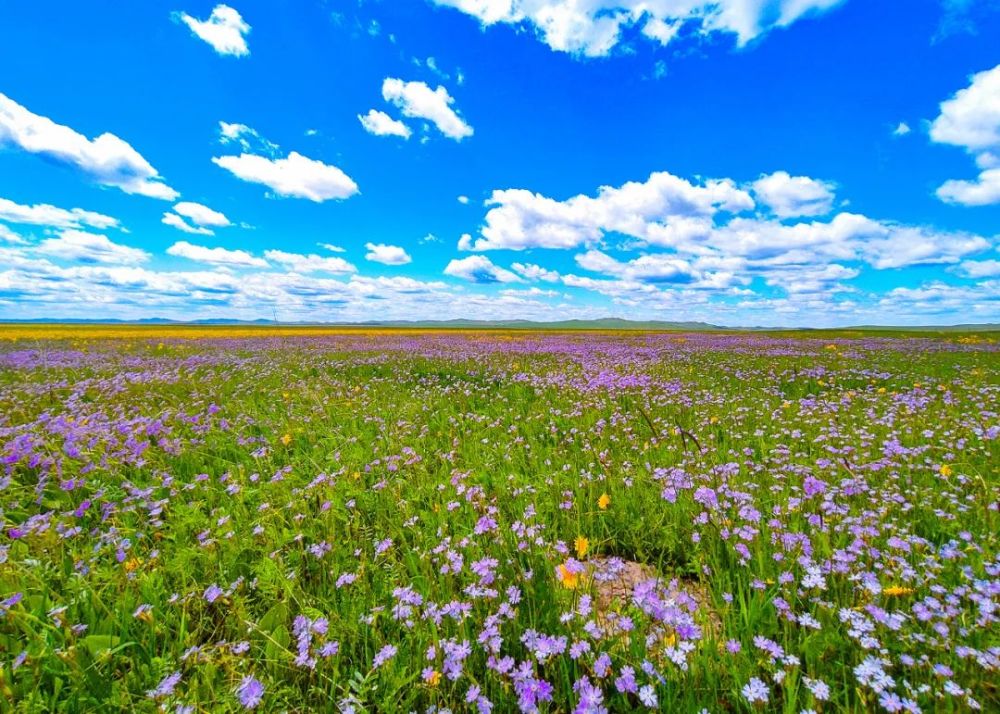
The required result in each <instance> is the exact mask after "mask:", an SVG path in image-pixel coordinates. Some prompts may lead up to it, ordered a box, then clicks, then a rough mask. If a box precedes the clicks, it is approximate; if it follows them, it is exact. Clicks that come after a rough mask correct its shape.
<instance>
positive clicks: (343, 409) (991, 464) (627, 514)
mask: <svg viewBox="0 0 1000 714" xmlns="http://www.w3.org/2000/svg"><path fill="white" fill-rule="evenodd" d="M998 437H1000V359H998V345H997V344H996V343H994V342H993V341H991V340H990V339H988V336H978V337H977V336H975V335H969V334H966V335H961V334H957V333H956V334H954V335H939V336H918V337H913V336H899V337H892V336H884V335H883V336H875V335H866V334H864V333H851V334H826V333H801V334H790V333H789V334H771V335H767V334H736V333H698V334H671V333H664V334H652V333H585V332H577V333H541V332H528V331H525V332H501V331H481V332H474V331H466V332H460V331H454V332H444V331H441V332H419V331H390V330H381V331H377V330H370V331H365V330H353V331H352V330H340V331H337V330H309V329H299V330H284V331H282V333H280V334H279V333H276V332H274V331H268V330H266V329H247V328H233V329H228V328H200V329H199V328H171V327H162V328H160V327H156V328H127V327H108V328H96V327H72V326H69V327H65V328H62V327H51V326H50V327H45V328H38V327H13V326H11V327H6V328H0V458H2V462H3V471H2V473H0V522H2V535H0V711H12V712H56V711H59V712H63V711H65V712H100V711H137V712H153V711H168V712H175V711H176V712H181V713H182V712H233V711H244V710H248V709H254V710H256V711H267V712H279V711H280V712H284V711H289V712H314V711H358V712H361V711H366V712H375V711H385V712H396V711H399V712H409V711H419V712H423V711H434V712H441V711H445V710H450V711H453V712H465V711H470V712H482V713H484V714H485V713H487V712H490V711H493V712H512V711H523V712H533V711H552V712H569V711H576V712H601V711H622V712H624V711H639V710H643V709H651V710H662V711H678V712H700V711H702V710H706V711H708V712H712V713H713V714H714V713H716V712H749V711H755V710H756V711H761V710H763V711H780V712H795V713H797V712H808V711H814V712H841V711H848V712H860V711H887V712H898V711H907V712H916V711H924V712H961V711H969V710H982V711H998V710H1000V689H998V682H1000V676H998V673H997V669H998V666H1000V636H998V635H1000V629H998V626H997V619H998V612H997V605H998V600H1000V556H998V531H1000V514H998V512H997V510H998V478H997V464H998V463H1000V440H998Z"/></svg>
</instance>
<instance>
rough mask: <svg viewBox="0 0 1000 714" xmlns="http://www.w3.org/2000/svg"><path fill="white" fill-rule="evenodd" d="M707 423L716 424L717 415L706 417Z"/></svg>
mask: <svg viewBox="0 0 1000 714" xmlns="http://www.w3.org/2000/svg"><path fill="white" fill-rule="evenodd" d="M708 423H709V424H718V423H719V417H717V416H712V417H709V418H708Z"/></svg>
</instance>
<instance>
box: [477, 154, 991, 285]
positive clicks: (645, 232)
mask: <svg viewBox="0 0 1000 714" xmlns="http://www.w3.org/2000/svg"><path fill="white" fill-rule="evenodd" d="M774 176H775V175H772V176H771V177H765V181H764V184H763V185H760V186H757V187H756V190H758V191H759V192H760V193H763V194H764V196H762V197H761V198H762V200H763V199H764V198H766V199H767V201H770V202H771V203H772V204H773V205H774V206H775V209H776V210H777V211H778V212H779V213H780V214H782V215H788V214H795V215H802V214H803V213H805V214H808V213H813V212H819V211H822V210H825V208H826V206H825V204H826V202H827V201H828V200H832V194H830V193H829V188H828V186H825V185H820V186H815V185H813V183H812V181H813V180H812V179H805V180H804V181H803V182H801V183H798V182H797V181H796V179H795V178H793V177H790V176H788V175H787V174H784V172H780V173H779V174H778V176H779V181H777V188H775V186H774V185H768V184H769V183H773V182H772V181H771V180H772V179H773V178H774ZM800 178H804V177H800ZM817 204H818V205H817ZM487 205H488V206H491V207H490V208H489V210H488V211H487V213H486V217H485V223H484V225H483V227H482V230H481V237H479V238H476V239H473V238H472V236H470V235H468V234H466V235H463V236H462V238H461V240H460V241H459V244H458V247H459V249H460V250H477V251H484V250H498V249H508V250H525V249H530V248H553V249H558V248H563V249H568V248H576V247H579V246H586V247H588V248H593V247H595V246H599V245H601V244H602V243H603V242H605V241H606V240H607V238H608V234H620V235H623V236H625V237H626V238H627V239H632V241H631V242H630V243H629V242H626V244H625V245H624V246H623V247H625V248H636V247H650V246H655V247H658V248H665V249H669V250H671V251H673V252H674V253H676V254H678V255H680V256H681V257H682V258H685V256H688V257H694V258H698V259H700V260H703V259H706V258H713V259H740V260H744V261H748V263H747V265H746V266H743V268H741V269H744V268H745V269H746V270H751V269H755V268H761V269H762V268H763V267H764V266H765V265H768V266H770V267H771V269H772V270H777V269H779V268H778V266H809V265H812V266H816V265H825V264H829V263H832V262H839V263H844V262H857V263H867V264H868V265H870V266H871V267H874V268H876V269H886V268H898V267H905V266H908V265H918V264H928V265H930V264H947V263H955V262H958V261H959V260H961V259H962V258H963V257H965V256H967V255H970V254H972V253H976V252H979V251H982V250H986V249H987V248H989V246H990V241H989V240H987V239H986V238H984V237H982V236H978V235H974V234H970V233H964V232H961V231H957V232H956V231H943V230H938V229H934V228H930V227H924V226H908V225H904V224H899V223H895V222H892V221H879V220H875V219H872V218H868V217H867V216H863V215H859V214H853V213H846V212H845V213H839V214H837V215H835V216H833V218H831V219H830V220H828V221H818V220H817V221H811V222H804V221H799V222H791V223H789V222H787V221H779V220H774V219H767V218H764V217H761V216H760V215H757V216H746V215H744V214H745V212H746V211H748V210H749V209H752V208H753V207H754V202H753V200H752V199H751V198H750V196H749V195H748V194H747V193H746V192H744V191H743V190H742V189H739V188H738V187H737V186H736V184H735V182H733V181H732V180H731V179H722V180H709V181H703V182H700V183H697V184H695V183H691V182H689V181H686V180H684V179H681V178H678V177H676V176H673V175H671V174H669V173H665V172H662V173H654V174H652V175H651V176H650V178H649V179H648V180H647V181H646V182H644V183H635V182H632V183H627V184H624V185H623V186H621V187H618V188H612V187H607V186H605V187H603V188H601V189H599V191H598V193H597V196H596V197H590V196H584V195H580V196H574V197H572V198H570V199H567V200H565V201H557V200H554V199H551V198H548V197H545V196H542V195H539V194H535V193H531V192H530V191H526V190H523V189H509V190H504V191H494V193H493V196H492V198H491V200H490V201H488V202H487ZM685 259H686V258H685ZM702 267H703V266H702ZM702 267H698V268H697V270H699V271H701V276H702V279H709V278H712V279H714V280H716V281H717V282H718V283H719V284H721V283H723V282H726V281H725V280H723V277H724V274H728V273H731V272H733V270H734V269H735V268H734V267H733V266H729V267H728V268H726V269H725V270H722V271H721V272H720V271H716V270H714V269H710V268H707V267H706V268H704V269H703V270H702ZM619 274H621V275H625V274H626V273H625V272H623V271H619Z"/></svg>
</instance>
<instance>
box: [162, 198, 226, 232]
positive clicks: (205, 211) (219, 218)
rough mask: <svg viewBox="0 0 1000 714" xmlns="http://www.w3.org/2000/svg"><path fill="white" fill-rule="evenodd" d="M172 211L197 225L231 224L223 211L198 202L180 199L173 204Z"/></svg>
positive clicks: (217, 225)
mask: <svg viewBox="0 0 1000 714" xmlns="http://www.w3.org/2000/svg"><path fill="white" fill-rule="evenodd" d="M174 213H177V214H178V215H181V216H184V217H185V218H187V219H189V220H190V221H191V222H192V223H194V224H196V225H199V226H212V227H214V228H225V227H226V226H230V225H232V223H230V221H229V219H228V218H226V216H225V214H224V213H220V212H219V211H216V210H213V209H211V208H209V207H208V206H204V205H202V204H200V203H193V202H192V201H182V202H180V203H178V204H176V205H175V206H174Z"/></svg>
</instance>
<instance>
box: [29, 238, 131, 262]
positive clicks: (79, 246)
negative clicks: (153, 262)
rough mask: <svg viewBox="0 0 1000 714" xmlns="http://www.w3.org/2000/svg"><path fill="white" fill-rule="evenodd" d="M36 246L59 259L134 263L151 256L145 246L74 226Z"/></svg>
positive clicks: (40, 251)
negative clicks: (133, 244)
mask: <svg viewBox="0 0 1000 714" xmlns="http://www.w3.org/2000/svg"><path fill="white" fill-rule="evenodd" d="M34 250H35V252H36V253H40V254H42V255H48V256H50V257H53V258H59V259H60V260H75V261H79V262H81V263H112V264H116V265H132V264H135V263H143V262H145V261H147V260H148V259H149V253H147V252H146V251H144V250H140V249H139V248H131V247H129V246H126V245H121V244H119V243H114V242H113V241H111V240H109V239H108V237H107V236H103V235H98V234H95V233H86V232H84V231H78V230H74V229H68V230H64V231H62V232H61V233H60V234H59V236H58V237H56V238H46V239H45V240H43V241H42V242H41V243H39V244H38V246H37V247H36V248H35V249H34Z"/></svg>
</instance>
